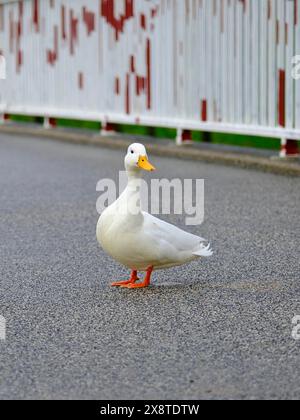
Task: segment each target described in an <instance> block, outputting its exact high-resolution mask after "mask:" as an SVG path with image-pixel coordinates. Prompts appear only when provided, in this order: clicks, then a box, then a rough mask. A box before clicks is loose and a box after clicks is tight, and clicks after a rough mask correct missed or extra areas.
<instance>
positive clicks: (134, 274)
mask: <svg viewBox="0 0 300 420" xmlns="http://www.w3.org/2000/svg"><path fill="white" fill-rule="evenodd" d="M138 280H139V278H138V275H137V271H133V272H132V273H131V277H130V279H129V280H126V281H117V282H115V283H112V284H111V286H112V287H118V286H126V285H129V284H134V283H135V282H136V281H138Z"/></svg>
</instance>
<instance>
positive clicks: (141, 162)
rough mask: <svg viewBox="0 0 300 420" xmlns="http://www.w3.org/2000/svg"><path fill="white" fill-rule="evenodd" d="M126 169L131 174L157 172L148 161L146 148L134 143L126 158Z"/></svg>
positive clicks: (129, 148)
mask: <svg viewBox="0 0 300 420" xmlns="http://www.w3.org/2000/svg"><path fill="white" fill-rule="evenodd" d="M125 168H126V170H127V172H129V173H137V174H138V173H140V172H141V171H142V170H144V171H155V167H154V166H153V165H151V163H150V162H149V160H148V155H147V151H146V148H145V146H143V145H142V144H139V143H134V144H132V145H131V146H129V147H128V151H127V155H126V157H125Z"/></svg>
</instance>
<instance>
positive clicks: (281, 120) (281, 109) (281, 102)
mask: <svg viewBox="0 0 300 420" xmlns="http://www.w3.org/2000/svg"><path fill="white" fill-rule="evenodd" d="M278 124H279V125H280V126H281V127H285V71H284V70H279V90H278Z"/></svg>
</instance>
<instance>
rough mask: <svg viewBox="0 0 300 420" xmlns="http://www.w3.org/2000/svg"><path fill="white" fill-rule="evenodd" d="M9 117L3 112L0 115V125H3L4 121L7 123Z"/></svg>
mask: <svg viewBox="0 0 300 420" xmlns="http://www.w3.org/2000/svg"><path fill="white" fill-rule="evenodd" d="M9 119H10V115H9V114H6V113H5V112H3V113H1V114H0V124H4V123H5V122H6V121H9Z"/></svg>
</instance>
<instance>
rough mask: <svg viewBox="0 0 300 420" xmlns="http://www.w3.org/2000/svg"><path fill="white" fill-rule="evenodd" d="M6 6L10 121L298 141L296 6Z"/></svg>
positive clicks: (299, 8)
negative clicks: (71, 121)
mask: <svg viewBox="0 0 300 420" xmlns="http://www.w3.org/2000/svg"><path fill="white" fill-rule="evenodd" d="M0 3H1V5H0V36H1V38H0V50H1V53H2V55H3V56H4V58H5V60H6V73H7V77H6V80H0V113H2V114H3V113H8V114H9V113H18V114H27V115H40V116H45V117H64V118H80V119H86V120H99V121H102V122H104V123H105V122H112V123H129V124H143V125H153V126H165V127H174V128H178V129H193V130H204V131H218V132H230V133H245V134H251V135H252V134H253V135H263V136H267V137H278V138H289V139H299V138H300V80H296V79H295V78H293V77H292V71H293V64H292V60H293V57H294V56H295V55H297V54H300V0H243V1H240V0H231V1H225V0H172V1H170V0H150V1H149V0H99V1H98V0H76V1H72V0H24V1H19V2H15V1H0Z"/></svg>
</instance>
